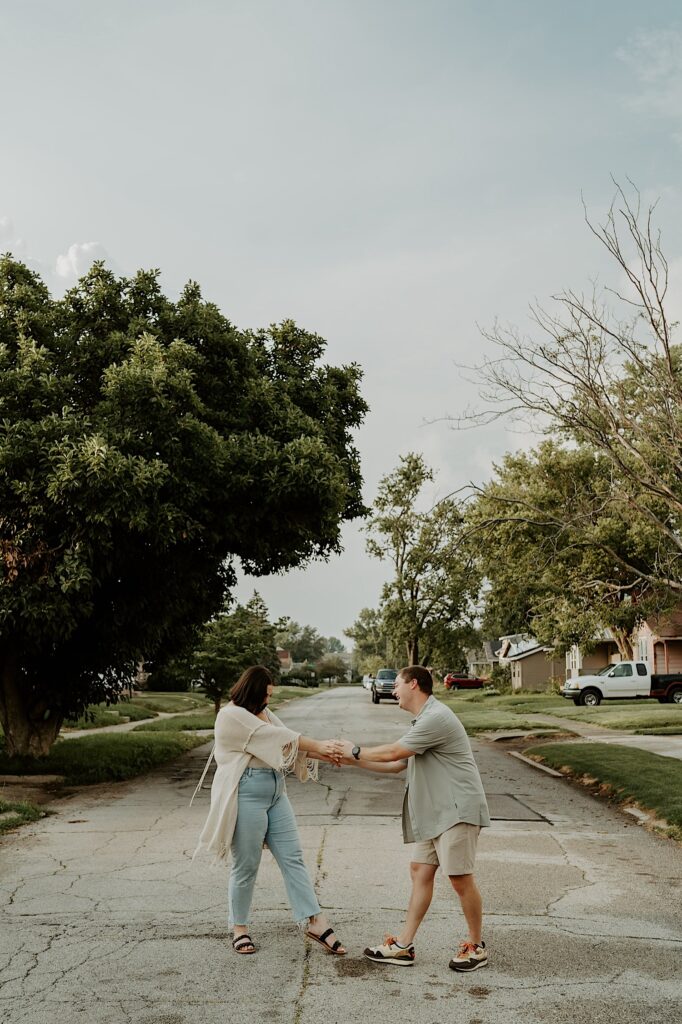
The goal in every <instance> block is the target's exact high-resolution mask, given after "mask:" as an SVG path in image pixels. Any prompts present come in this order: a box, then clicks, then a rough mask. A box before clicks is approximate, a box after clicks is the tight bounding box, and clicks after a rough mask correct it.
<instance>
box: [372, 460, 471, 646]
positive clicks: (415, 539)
mask: <svg viewBox="0 0 682 1024" xmlns="http://www.w3.org/2000/svg"><path fill="white" fill-rule="evenodd" d="M432 479H433V473H432V471H431V470H430V469H429V467H428V466H427V465H426V463H425V461H424V459H423V457H422V456H421V455H416V454H414V453H409V454H408V455H405V456H402V457H401V459H400V464H399V465H398V467H397V469H395V470H394V472H393V473H390V474H389V475H388V476H385V477H384V478H383V479H382V480H381V482H380V485H379V494H378V496H377V499H376V501H375V504H374V508H373V511H372V516H371V518H370V520H369V522H368V524H367V527H366V529H367V535H368V536H367V550H368V552H369V554H370V555H373V556H374V557H375V558H379V559H382V560H385V561H388V562H389V563H390V565H391V569H392V576H391V578H390V580H389V581H388V582H387V583H386V584H385V586H384V589H383V593H382V606H381V616H382V621H383V628H384V631H385V633H386V635H387V636H388V637H389V638H390V639H391V640H392V641H393V642H394V643H395V644H396V646H398V645H399V646H400V647H401V648H402V650H404V652H405V657H406V660H407V664H410V665H415V664H419V663H422V664H424V665H428V664H431V663H433V662H434V661H438V662H442V663H443V664H445V665H447V664H449V663H451V662H453V661H455V660H460V659H461V644H462V641H463V640H464V639H465V638H466V637H467V636H468V635H469V634H470V631H471V620H472V615H473V612H474V605H473V602H474V601H475V599H476V596H477V594H478V589H479V583H480V576H479V572H478V569H477V567H476V563H475V560H474V558H473V557H472V555H471V552H470V551H469V550H468V549H467V546H466V543H465V542H464V530H463V519H462V514H461V511H460V509H459V508H458V506H457V505H456V503H455V502H454V501H452V500H451V499H449V498H446V499H444V500H442V501H440V502H438V503H437V504H436V505H434V506H433V508H431V509H429V510H427V511H423V512H421V511H419V508H418V506H419V502H420V499H422V500H423V493H422V492H423V489H424V487H425V485H426V484H427V483H428V482H430V481H431V480H432Z"/></svg>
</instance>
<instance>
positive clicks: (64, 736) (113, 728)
mask: <svg viewBox="0 0 682 1024" xmlns="http://www.w3.org/2000/svg"><path fill="white" fill-rule="evenodd" d="M191 714H192V712H191V711H157V713H156V715H154V716H150V717H149V718H138V719H137V721H133V722H121V724H120V725H103V726H100V728H98V729H67V730H66V731H64V730H62V731H61V732H60V734H59V738H60V740H75V739H78V737H79V736H101V735H102V733H104V732H132V730H133V729H134V728H135V726H136V725H143V724H144V723H145V722H158V721H159V719H160V718H179V717H180V715H191ZM199 714H201V710H199ZM212 731H213V730H211V732H212Z"/></svg>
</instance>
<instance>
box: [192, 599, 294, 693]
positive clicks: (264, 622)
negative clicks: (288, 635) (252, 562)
mask: <svg viewBox="0 0 682 1024" xmlns="http://www.w3.org/2000/svg"><path fill="white" fill-rule="evenodd" d="M193 663H194V666H195V670H196V672H197V675H198V676H199V678H200V679H201V682H202V685H203V687H204V689H205V691H206V693H207V694H208V696H209V697H210V698H211V699H212V700H213V702H214V704H215V709H216V712H217V711H218V710H219V709H220V705H221V702H222V701H223V699H224V697H225V696H226V695H227V694H228V693H229V691H230V690H231V688H232V687H233V686H234V684H235V683H236V681H237V679H238V678H239V676H240V675H241V674H242V672H243V671H244V670H245V669H247V668H248V667H249V665H264V666H265V667H266V668H268V669H270V671H271V672H272V674H273V676H274V678H275V679H278V678H279V659H278V657H277V647H276V645H275V627H274V626H273V625H272V624H271V623H270V621H269V617H268V609H267V607H266V605H265V602H264V601H263V599H262V597H261V596H260V594H258V593H254V595H253V597H252V598H251V600H250V601H247V603H246V604H245V605H241V604H238V605H237V606H236V608H235V609H234V610H233V611H228V610H226V611H224V612H222V613H221V614H220V615H217V616H216V617H215V618H214V619H212V620H211V622H209V623H208V624H207V626H206V628H205V629H204V631H203V634H202V636H201V640H200V643H199V646H198V648H197V650H196V652H195V654H194V658H193Z"/></svg>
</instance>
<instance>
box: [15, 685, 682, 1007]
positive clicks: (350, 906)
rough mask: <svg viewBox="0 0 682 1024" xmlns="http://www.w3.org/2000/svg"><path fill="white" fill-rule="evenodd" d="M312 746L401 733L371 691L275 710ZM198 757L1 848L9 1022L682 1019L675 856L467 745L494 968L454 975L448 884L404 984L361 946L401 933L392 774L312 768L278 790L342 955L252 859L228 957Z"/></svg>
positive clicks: (603, 812) (401, 854)
mask: <svg viewBox="0 0 682 1024" xmlns="http://www.w3.org/2000/svg"><path fill="white" fill-rule="evenodd" d="M279 713H280V715H281V717H282V718H283V719H284V720H285V721H286V722H287V724H289V725H291V726H292V727H294V728H298V729H300V730H301V731H305V732H306V733H308V734H317V735H334V734H337V733H341V734H343V735H345V736H347V737H349V738H352V739H354V740H355V741H356V742H358V743H360V744H362V743H368V742H370V741H376V742H382V741H386V740H388V739H391V738H394V737H398V736H399V735H400V734H401V732H402V731H403V730H404V729H405V728H406V726H407V724H408V721H409V719H408V717H407V715H405V714H403V713H402V712H400V711H399V709H398V708H397V707H396V706H395V705H393V704H392V703H382V704H380V705H378V706H376V705H372V704H371V702H370V698H369V695H368V694H367V692H366V691H364V690H362V691H360V690H343V689H342V690H332V691H330V692H327V693H323V694H320V695H319V696H315V697H309V698H307V699H306V700H305V701H297V702H293V703H292V704H290V705H287V706H286V707H284V708H282V709H280V712H279ZM208 749H209V747H208V746H207V747H206V748H199V750H195V751H193V752H191V753H190V754H189V755H187V756H186V757H185V758H184V759H183V760H182V761H181V762H178V763H177V764H176V765H175V766H173V767H172V768H166V769H165V770H163V771H157V772H156V773H154V774H153V775H151V776H148V777H147V778H145V779H141V780H138V781H136V782H133V783H124V784H121V785H118V786H106V787H105V786H101V787H94V788H92V789H88V790H81V791H80V792H79V793H78V794H77V795H75V796H73V797H72V798H70V799H68V800H65V801H63V802H61V803H59V804H56V805H55V811H56V813H55V814H54V815H53V816H52V817H49V818H47V819H44V820H43V821H41V822H38V823H36V824H35V825H33V826H30V827H26V828H24V829H22V830H20V831H19V832H17V833H15V834H13V835H10V836H8V837H6V838H5V839H4V840H3V841H2V842H1V843H0V861H1V865H2V866H1V869H0V870H1V874H0V885H1V888H2V896H3V904H2V908H1V911H0V1019H2V1020H3V1021H4V1022H6V1024H48V1022H49V1024H53V1022H54V1020H55V1019H56V1018H59V1017H62V1016H63V1017H66V1016H68V1018H69V1020H70V1021H83V1022H87V1024H110V1022H111V1024H113V1022H128V1021H134V1022H140V1024H218V1022H220V1024H225V1021H239V1022H244V1024H251V1022H256V1021H258V1022H259V1021H267V1022H277V1021H283V1022H287V1024H288V1022H291V1021H293V1022H294V1024H335V1022H338V1024H346V1022H349V1021H352V1022H356V1021H357V1022H362V1024H366V1022H368V1021H372V1020H373V1019H376V1018H380V1019H381V1020H390V1019H395V1018H398V1019H403V1018H405V1019H407V1020H409V1021H410V1022H412V1021H414V1022H416V1024H446V1022H447V1024H450V1022H453V1021H462V1022H466V1024H484V1022H485V1024H488V1022H498V1021H499V1022H504V1024H509V1022H510V1021H516V1020H523V1022H524V1024H535V1022H548V1021H551V1022H552V1024H558V1022H564V1021H566V1022H568V1021H570V1022H571V1024H582V1022H585V1024H587V1022H590V1024H593V1022H594V1021H597V1020H598V1021H600V1024H603V1022H611V1021H612V1022H614V1024H615V1022H618V1024H635V1022H636V1024H641V1021H642V1020H646V1021H647V1024H649V1022H658V1021H660V1022H663V1021H665V1022H666V1024H670V1021H672V1020H673V1019H675V1017H676V1016H679V1011H680V1009H681V1008H682V986H681V983H680V977H679V966H680V962H681V956H680V954H681V953H682V925H681V924H680V914H679V907H680V884H681V881H682V849H680V847H679V846H677V845H676V844H674V843H672V842H671V841H669V840H663V839H659V838H657V837H655V836H652V835H650V834H649V833H647V832H645V831H644V830H643V829H641V828H640V827H638V826H637V825H635V824H633V823H631V822H630V821H629V820H627V819H626V818H625V816H623V815H621V814H620V813H618V812H617V811H614V810H611V809H610V808H608V807H607V806H605V805H603V804H601V803H598V802H596V801H594V800H593V799H592V798H591V797H590V796H589V795H588V794H587V793H584V792H583V791H581V790H580V789H578V788H575V787H573V786H572V785H571V784H570V783H569V782H568V781H566V780H563V779H554V778H550V777H548V776H546V775H544V774H542V773H540V772H537V771H535V770H534V769H533V768H530V767H528V766H527V765H525V764H523V763H521V762H519V761H517V760H516V759H514V758H511V757H509V756H508V755H507V754H506V753H504V752H503V751H501V750H500V749H499V748H498V747H496V745H495V744H492V743H490V744H488V743H485V742H484V741H481V742H478V743H476V745H475V750H476V756H477V758H478V761H479V764H480V766H481V769H482V774H483V777H484V782H485V786H486V790H487V792H488V794H489V798H490V806H491V811H492V815H493V819H494V820H493V825H492V827H491V828H490V829H487V830H484V833H483V836H482V840H481V845H480V857H479V869H478V877H479V882H480V885H481V889H482V892H483V896H484V901H485V910H486V918H485V938H486V941H487V943H488V946H489V949H490V957H491V959H490V966H489V967H488V968H486V969H485V970H483V971H477V972H476V973H475V974H473V975H468V976H465V977H462V976H460V975H456V974H453V972H451V971H449V970H448V967H447V962H448V959H449V957H450V956H451V954H452V950H453V947H454V944H455V943H456V942H457V941H458V940H459V939H460V938H462V937H463V935H464V930H463V924H462V919H461V916H460V914H459V911H458V910H457V909H456V907H455V903H454V899H453V897H452V895H451V893H450V891H449V886H448V885H447V884H446V883H445V882H443V881H442V880H439V883H438V886H437V892H436V897H435V899H434V904H433V906H432V908H431V910H430V912H429V915H428V917H427V919H426V921H425V923H424V925H423V926H422V930H421V932H420V934H419V935H418V937H417V961H416V964H415V966H414V967H412V968H411V969H410V970H409V971H406V970H403V969H400V968H394V969H391V968H390V967H381V966H380V965H376V964H372V963H369V962H368V961H366V960H364V959H363V958H362V956H361V951H362V947H363V946H364V945H365V944H367V943H368V942H377V941H381V938H382V936H383V934H384V932H385V931H391V930H394V929H396V928H397V927H398V926H399V924H400V921H401V918H402V913H403V910H404V907H405V905H406V902H407V897H408V880H407V865H408V859H409V857H408V854H407V851H406V848H404V847H403V846H402V843H401V840H400V827H399V821H398V817H397V815H398V812H399V809H400V804H401V799H402V782H401V781H400V779H399V778H394V777H390V778H381V777H374V776H370V775H367V774H364V773H361V772H360V771H359V770H357V769H352V768H345V769H340V770H334V769H332V768H331V767H327V766H324V767H323V770H322V773H321V782H320V784H319V785H313V784H307V785H306V786H301V785H299V784H298V783H296V782H293V781H292V782H290V783H289V791H290V794H291V796H292V799H293V802H294V804H295V806H296V809H297V814H298V819H299V824H300V827H301V833H302V836H303V840H304V846H305V851H306V856H307V860H308V863H309V866H310V870H311V872H312V873H313V875H314V876H315V880H316V886H317V890H318V894H319V896H320V899H321V902H322V903H323V905H324V906H325V907H327V908H328V909H329V913H330V915H331V917H332V919H333V920H334V922H335V923H336V926H337V929H338V932H339V934H340V936H341V937H342V938H343V941H344V942H345V943H346V944H347V945H348V947H349V949H350V953H349V955H348V956H347V957H346V958H343V959H342V958H332V957H329V956H325V954H324V952H323V951H322V950H320V949H319V948H318V947H317V946H315V947H314V948H313V949H309V948H307V946H306V944H305V943H304V941H303V939H302V937H301V936H300V934H299V933H298V931H297V930H296V928H295V927H294V926H293V925H292V924H291V923H290V922H289V918H288V908H287V904H286V900H285V896H284V891H283V886H282V883H281V879H280V877H279V874H278V871H277V869H276V867H275V865H274V863H273V862H272V859H271V857H270V855H269V854H267V853H266V854H265V855H264V858H263V865H262V868H261V874H260V876H259V883H258V890H257V894H256V902H255V907H254V914H253V929H252V930H253V934H254V938H255V940H256V941H257V944H258V946H259V950H258V953H257V955H255V956H253V957H241V958H239V957H237V956H236V955H235V954H234V953H233V952H232V950H231V947H230V943H229V938H228V934H227V929H226V918H225V915H226V908H225V902H226V901H225V882H226V872H225V870H224V869H223V868H219V869H211V868H210V867H209V866H208V865H207V864H206V863H204V862H201V863H199V862H198V861H195V863H194V864H191V863H190V858H191V853H192V850H193V847H194V843H195V840H196V836H197V833H198V831H199V829H200V827H201V824H202V821H203V818H204V815H205V813H206V809H207V805H208V792H207V790H204V791H202V793H201V795H200V797H199V798H198V800H197V801H195V803H194V806H193V807H192V808H191V809H189V808H188V802H189V797H190V795H191V792H192V790H193V787H194V785H195V783H196V780H197V779H198V776H199V774H200V770H201V767H202V758H203V757H205V755H206V754H207V753H208Z"/></svg>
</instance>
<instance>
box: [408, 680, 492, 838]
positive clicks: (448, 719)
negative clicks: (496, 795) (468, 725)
mask: <svg viewBox="0 0 682 1024" xmlns="http://www.w3.org/2000/svg"><path fill="white" fill-rule="evenodd" d="M399 743H400V746H401V747H407V749H408V750H414V754H415V756H414V757H410V758H409V759H408V762H407V782H406V785H405V799H404V800H403V841H404V842H406V843H415V842H420V841H421V840H424V839H434V838H435V837H436V836H439V835H441V833H442V832H446V831H447V829H449V828H452V826H453V825H457V824H458V823H459V822H460V821H466V822H468V823H469V824H470V825H489V824H490V816H489V814H488V804H487V803H486V799H485V793H484V792H483V783H482V782H481V776H480V775H479V774H478V768H477V767H476V762H475V761H474V755H473V754H472V753H471V744H470V743H469V737H468V736H467V734H466V732H465V731H464V726H463V725H462V723H461V722H460V720H459V718H458V717H457V715H455V714H454V712H452V711H451V710H450V708H448V707H446V706H445V705H444V704H441V703H440V701H438V700H436V698H435V697H434V696H433V695H431V696H430V697H429V699H428V700H427V702H426V704H425V705H424V707H423V708H422V709H421V711H420V712H419V714H418V715H417V717H416V718H413V719H412V728H411V729H409V730H408V732H406V733H405V735H404V736H403V737H402V739H401V740H399Z"/></svg>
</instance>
